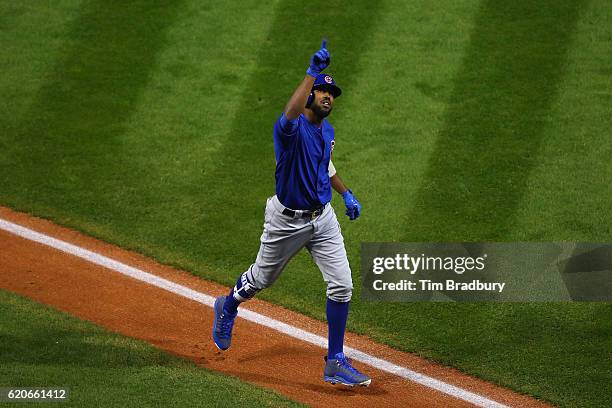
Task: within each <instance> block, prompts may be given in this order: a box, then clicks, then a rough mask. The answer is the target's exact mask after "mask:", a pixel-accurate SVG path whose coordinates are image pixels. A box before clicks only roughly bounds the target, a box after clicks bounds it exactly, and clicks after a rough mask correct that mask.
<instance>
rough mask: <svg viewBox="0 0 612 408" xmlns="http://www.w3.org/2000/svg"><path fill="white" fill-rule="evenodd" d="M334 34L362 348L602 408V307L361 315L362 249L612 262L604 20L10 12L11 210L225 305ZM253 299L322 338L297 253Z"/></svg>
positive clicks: (282, 8)
mask: <svg viewBox="0 0 612 408" xmlns="http://www.w3.org/2000/svg"><path fill="white" fill-rule="evenodd" d="M313 10H316V12H314V13H313ZM325 35H327V36H328V38H329V42H328V46H329V48H330V50H331V52H332V65H331V67H330V69H329V72H331V73H333V74H334V75H335V78H336V79H337V81H338V82H339V84H340V86H341V87H342V89H343V95H342V97H341V98H339V99H338V100H337V103H336V106H335V108H334V113H333V114H332V116H331V117H330V121H331V122H332V123H333V125H334V126H335V128H336V139H337V144H336V148H335V150H334V163H335V165H336V167H337V168H338V172H339V174H340V175H341V177H342V178H343V179H344V180H345V181H346V183H347V184H348V185H349V186H350V187H351V188H352V190H353V191H354V192H355V194H356V196H357V197H358V198H359V200H360V201H361V202H362V204H363V206H364V210H363V216H362V217H361V218H360V219H359V220H358V221H356V222H349V221H348V220H347V219H345V218H344V217H342V218H340V223H341V225H342V228H343V233H344V236H345V241H346V243H347V250H348V253H349V257H350V260H351V263H352V265H353V273H354V281H355V284H356V285H355V286H356V292H355V294H354V299H355V301H354V302H353V303H352V305H351V316H350V319H349V327H350V329H351V330H354V331H357V332H360V333H365V334H368V335H369V336H371V337H372V338H374V339H377V340H379V341H381V342H384V343H387V344H390V345H391V346H393V347H396V348H398V349H401V350H405V351H411V352H415V353H418V354H420V355H423V356H425V357H428V358H431V359H434V360H437V361H440V362H443V363H445V364H450V365H452V366H454V367H457V368H459V369H461V370H463V371H466V372H469V373H472V374H475V375H478V376H480V377H483V378H485V379H488V380H491V381H494V382H496V383H498V384H501V385H504V386H508V387H511V388H514V389H516V390H518V391H520V392H525V393H529V394H531V395H534V396H537V397H540V398H544V399H546V400H548V401H551V402H553V403H555V404H558V405H560V406H563V407H605V406H611V405H612V388H611V385H610V384H612V374H611V372H612V370H611V367H612V355H611V353H610V350H612V319H611V318H610V316H611V315H612V306H611V305H610V304H606V303H589V304H585V303H583V304H562V303H547V304H383V303H377V304H368V303H364V302H361V301H360V300H359V292H360V291H359V288H358V287H359V282H360V277H359V271H358V270H357V269H358V265H359V245H360V243H361V242H370V241H415V242H421V241H433V242H436V241H440V242H448V241H451V242H452V241H474V242H478V241H538V242H546V241H594V242H600V241H601V242H607V241H611V239H612V210H611V206H610V197H612V183H610V180H612V161H611V160H610V157H612V142H611V141H610V128H611V127H612V68H611V67H612V58H611V57H610V56H611V55H612V4H610V3H609V2H607V1H604V0H590V1H586V0H584V1H579V0H575V1H570V0H556V1H553V0H542V1H539V2H533V1H527V0H518V1H514V2H509V3H508V4H506V3H503V2H494V1H486V0H482V1H476V0H460V1H440V2H436V3H435V5H433V4H432V3H431V2H427V1H412V2H403V1H391V0H388V1H383V2H378V3H377V2H367V1H357V2H350V3H348V2H346V3H343V2H339V1H331V2H329V1H328V2H322V1H314V2H309V3H303V2H298V1H269V2H256V1H242V2H234V3H229V4H220V3H214V5H213V4H210V5H209V4H208V3H205V2H196V1H192V0H185V1H180V2H179V1H175V2H161V1H147V2H145V1H132V2H129V4H125V3H124V2H115V1H111V2H108V1H105V2H102V1H94V0H91V1H76V0H64V1H57V2H54V5H53V7H51V6H49V5H48V4H43V3H37V2H36V3H32V2H25V3H23V2H5V3H3V4H2V5H0V44H1V46H2V49H3V53H2V56H1V57H0V70H1V71H0V72H2V76H1V77H0V92H1V94H2V98H0V104H1V105H0V109H1V111H2V114H1V115H0V132H1V133H0V204H3V205H7V206H10V207H13V208H16V209H19V210H22V211H27V212H31V213H33V214H36V215H38V216H42V217H45V218H49V219H52V220H54V221H56V222H58V223H61V224H63V225H67V226H70V227H73V228H76V229H79V230H82V231H84V232H86V233H87V234H90V235H93V236H96V237H99V238H101V239H104V240H106V241H109V242H113V243H116V244H119V245H121V246H123V247H126V248H130V249H133V250H136V251H139V252H141V253H144V254H146V255H149V256H151V257H154V258H155V259H158V260H159V261H161V262H164V263H167V264H171V265H175V266H178V267H180V268H183V269H186V270H189V271H191V272H193V273H194V274H197V275H199V276H202V277H204V278H208V279H212V280H215V281H218V282H221V283H223V284H226V285H228V286H229V285H231V284H233V282H234V281H235V279H236V276H237V275H238V273H240V272H242V271H243V270H244V269H245V268H246V267H247V266H248V265H249V264H250V263H251V262H252V261H253V260H254V257H255V255H256V252H257V249H258V245H259V235H260V234H261V225H262V222H263V208H264V205H265V199H266V197H268V196H270V195H272V194H273V192H274V153H273V146H272V136H271V129H272V124H273V122H274V120H275V119H276V117H277V115H278V114H279V113H280V111H281V109H282V108H283V106H284V104H285V102H286V100H287V99H288V97H289V96H290V95H291V93H292V91H293V89H294V87H295V86H296V85H297V84H298V83H299V81H300V80H301V78H302V77H303V75H304V72H305V69H306V67H307V61H308V58H309V56H310V54H311V53H312V52H313V51H315V50H316V47H317V46H318V45H319V44H320V39H321V38H322V37H323V36H325ZM334 205H335V207H336V209H337V210H338V211H337V212H338V214H342V212H343V211H341V210H342V208H343V206H342V202H341V199H339V197H335V198H334ZM261 298H264V299H267V300H270V301H273V302H275V303H279V304H282V305H285V306H287V307H290V308H292V309H295V310H298V311H301V312H303V313H306V314H308V315H311V316H314V317H315V318H318V319H324V318H325V310H324V305H325V302H324V283H323V281H322V278H321V276H320V273H319V271H318V270H317V268H316V267H315V266H314V265H313V264H312V262H311V260H310V258H309V257H308V256H307V255H306V254H301V255H299V256H298V257H296V259H294V260H293V261H292V263H291V264H290V265H289V267H288V268H287V270H286V271H285V272H284V274H283V276H282V277H281V278H280V279H279V281H278V282H277V283H276V284H275V286H274V287H273V288H272V289H270V290H267V291H264V292H262V293H261ZM41 372H42V371H41ZM41 375H42V374H41Z"/></svg>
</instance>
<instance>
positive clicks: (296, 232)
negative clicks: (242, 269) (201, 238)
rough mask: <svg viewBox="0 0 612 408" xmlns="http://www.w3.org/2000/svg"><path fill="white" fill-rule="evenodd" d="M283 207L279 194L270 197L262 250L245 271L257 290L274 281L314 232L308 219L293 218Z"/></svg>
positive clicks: (261, 239)
mask: <svg viewBox="0 0 612 408" xmlns="http://www.w3.org/2000/svg"><path fill="white" fill-rule="evenodd" d="M282 209H283V207H282V205H281V204H280V202H279V201H278V198H277V197H276V196H274V197H271V198H269V199H268V202H267V204H266V211H265V216H264V229H263V233H262V234H261V238H260V241H261V244H260V247H259V252H258V253H257V258H256V260H255V263H253V264H252V265H251V266H250V267H249V269H248V270H247V272H246V273H247V278H248V279H249V281H250V282H251V283H252V284H253V285H254V286H255V288H257V290H261V289H265V288H267V287H269V286H270V285H272V284H273V283H274V282H275V281H276V279H278V277H279V276H280V274H281V272H282V271H283V270H284V269H285V266H286V265H287V263H288V262H289V261H290V260H291V258H293V257H294V256H295V255H296V254H297V253H298V252H299V251H300V249H302V248H303V247H304V246H305V245H306V244H307V242H308V241H309V240H310V238H311V236H312V232H313V229H314V228H313V226H312V224H311V223H310V222H309V220H308V219H306V218H297V219H293V218H291V217H288V216H286V215H284V214H282Z"/></svg>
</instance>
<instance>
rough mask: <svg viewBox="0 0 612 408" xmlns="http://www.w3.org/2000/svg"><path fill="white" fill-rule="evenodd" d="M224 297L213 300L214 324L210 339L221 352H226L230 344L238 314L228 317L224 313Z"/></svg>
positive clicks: (227, 314) (228, 315)
mask: <svg viewBox="0 0 612 408" xmlns="http://www.w3.org/2000/svg"><path fill="white" fill-rule="evenodd" d="M224 304H225V296H219V297H218V298H217V300H215V307H214V309H215V323H214V324H213V331H212V338H213V340H214V341H215V345H216V346H217V347H218V348H219V349H221V350H227V349H228V348H229V347H230V345H231V344H232V328H233V327H234V320H235V319H236V316H237V315H238V313H235V314H234V315H230V314H229V313H225V311H224V310H223V305H224Z"/></svg>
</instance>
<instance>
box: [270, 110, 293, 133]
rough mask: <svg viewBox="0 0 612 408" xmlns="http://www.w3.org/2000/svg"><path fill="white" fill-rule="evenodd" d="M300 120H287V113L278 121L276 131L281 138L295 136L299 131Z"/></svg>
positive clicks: (275, 126)
mask: <svg viewBox="0 0 612 408" xmlns="http://www.w3.org/2000/svg"><path fill="white" fill-rule="evenodd" d="M298 120H299V118H295V119H292V120H289V119H287V117H286V116H285V112H283V113H281V115H280V117H279V118H278V120H277V121H276V124H275V125H274V130H275V131H276V133H277V134H278V135H279V136H283V137H292V136H295V134H296V133H297V129H298Z"/></svg>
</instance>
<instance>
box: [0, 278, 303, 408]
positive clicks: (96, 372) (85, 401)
mask: <svg viewBox="0 0 612 408" xmlns="http://www.w3.org/2000/svg"><path fill="white" fill-rule="evenodd" d="M0 343H1V344H2V347H1V348H0V361H2V367H1V368H0V383H1V384H2V386H3V387H64V388H69V389H70V397H69V400H68V401H66V402H62V406H69V407H85V406H87V407H92V406H105V407H125V406H131V407H150V406H181V407H202V406H207V407H212V406H218V407H220V406H241V407H242V406H249V407H261V406H270V407H289V406H291V407H298V406H302V405H300V404H298V403H295V402H292V401H289V400H287V399H285V398H283V397H281V396H280V395H278V394H276V393H274V392H271V391H268V390H265V389H262V388H259V387H255V386H252V385H248V384H246V383H243V382H241V381H239V380H237V379H235V378H231V377H226V376H223V375H219V374H215V373H212V372H210V371H208V370H205V369H203V368H201V367H197V366H196V365H195V364H193V363H191V362H188V361H185V360H181V359H179V358H176V357H174V356H171V355H169V354H166V353H163V352H161V351H159V350H157V349H155V348H153V347H152V346H150V345H148V344H146V343H144V342H141V341H137V340H134V339H130V338H127V337H122V336H119V335H117V334H114V333H110V332H108V331H106V330H104V329H102V328H99V327H97V326H95V325H93V324H91V323H88V322H84V321H81V320H78V319H76V318H73V317H71V316H68V315H66V314H64V313H61V312H58V311H55V310H52V309H50V308H48V307H45V306H43V305H39V304H37V303H34V302H32V301H30V300H28V299H25V298H22V297H19V296H16V295H14V294H11V293H9V292H6V291H3V290H0ZM9 405H14V406H24V404H23V403H18V404H9ZM26 405H29V404H26Z"/></svg>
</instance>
